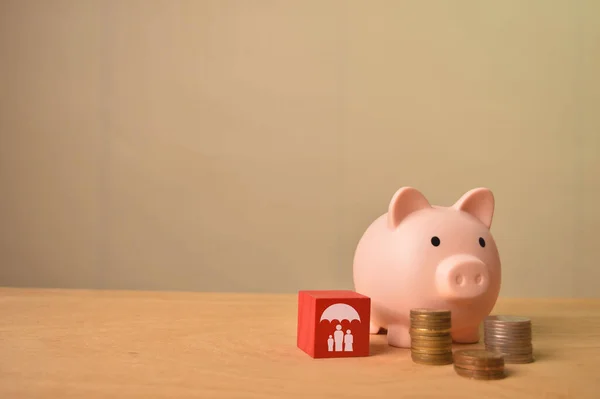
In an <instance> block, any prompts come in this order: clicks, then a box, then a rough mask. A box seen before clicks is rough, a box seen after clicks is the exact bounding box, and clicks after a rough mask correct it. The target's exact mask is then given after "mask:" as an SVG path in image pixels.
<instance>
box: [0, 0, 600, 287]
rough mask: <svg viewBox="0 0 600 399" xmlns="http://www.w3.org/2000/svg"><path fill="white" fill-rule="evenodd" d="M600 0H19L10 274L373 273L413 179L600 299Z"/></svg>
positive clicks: (172, 279)
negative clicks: (386, 217)
mask: <svg viewBox="0 0 600 399" xmlns="http://www.w3.org/2000/svg"><path fill="white" fill-rule="evenodd" d="M599 15H600V2H597V1H593V0H589V1H566V0H565V1H542V0H540V1H496V2H481V1H453V2H445V1H438V2H419V1H341V0H339V1H321V0H320V1H306V0H303V1H293V2H287V1H259V0H252V1H223V0H221V1H205V0H197V1H171V0H164V1H154V0H148V1H129V0H123V1H117V0H114V1H111V0H83V1H75V0H73V1H56V0H40V1H30V0H21V1H18V0H13V1H8V0H0V194H1V196H0V285H10V286H46V287H80V288H89V287H91V288H119V289H123V288H134V289H168V290H211V291H263V292H266V291H275V292H293V291H295V290H297V289H302V288H315V289H325V288H351V287H352V269H351V263H352V256H353V251H354V247H355V245H356V243H357V241H358V239H359V238H360V236H361V234H362V232H363V231H364V229H365V228H366V227H367V226H368V224H369V223H370V222H371V221H372V220H373V219H374V218H375V217H377V216H378V215H379V214H381V213H382V212H384V211H385V210H386V208H387V204H388V201H389V199H390V198H391V195H392V194H393V193H394V191H395V190H396V189H398V188H399V187H400V186H403V185H411V186H414V187H417V188H419V189H420V190H422V191H423V192H424V193H425V194H426V195H427V196H428V198H429V199H430V200H431V201H432V202H434V203H436V204H441V205H450V204H452V203H453V202H454V201H455V200H456V199H457V198H458V197H459V196H460V195H461V194H462V193H464V192H465V191H467V190H469V189H470V188H473V187H477V186H487V187H490V188H491V189H492V190H493V191H494V193H495V195H496V200H497V209H496V214H495V219H494V224H493V227H492V230H493V232H494V234H495V236H496V239H497V241H498V245H499V247H500V251H501V256H502V260H503V266H504V282H503V288H502V295H503V296H598V295H599V292H600V289H599V288H598V287H599V284H600V283H599V281H600V265H598V256H597V248H598V245H599V242H600V236H599V235H598V232H599V231H600V209H599V208H598V203H599V202H600V183H599V180H598V176H599V172H600V157H599V156H598V151H599V148H600V138H599V135H600V113H599V112H598V109H599V108H598V107H599V106H600V75H599V73H598V71H600V24H599V23H598V16H599Z"/></svg>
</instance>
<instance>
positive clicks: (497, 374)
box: [454, 366, 506, 380]
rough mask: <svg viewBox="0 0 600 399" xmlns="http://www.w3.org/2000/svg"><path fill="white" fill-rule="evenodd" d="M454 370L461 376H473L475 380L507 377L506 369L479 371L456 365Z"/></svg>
mask: <svg viewBox="0 0 600 399" xmlns="http://www.w3.org/2000/svg"><path fill="white" fill-rule="evenodd" d="M454 371H455V372H456V374H458V375H460V376H461V377H466V378H471V379H474V380H500V379H503V378H505V377H506V374H505V373H504V371H485V372H477V371H473V370H467V369H463V368H460V367H456V366H454Z"/></svg>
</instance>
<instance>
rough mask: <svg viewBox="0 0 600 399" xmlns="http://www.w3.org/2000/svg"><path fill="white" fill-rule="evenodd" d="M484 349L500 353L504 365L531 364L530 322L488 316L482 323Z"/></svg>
mask: <svg viewBox="0 0 600 399" xmlns="http://www.w3.org/2000/svg"><path fill="white" fill-rule="evenodd" d="M483 329H484V342H485V349H487V350H488V351H491V352H497V353H502V354H503V355H504V361H505V362H506V363H531V362H533V345H532V343H531V320H530V319H529V318H527V317H519V316H488V317H487V318H486V319H485V320H484V322H483Z"/></svg>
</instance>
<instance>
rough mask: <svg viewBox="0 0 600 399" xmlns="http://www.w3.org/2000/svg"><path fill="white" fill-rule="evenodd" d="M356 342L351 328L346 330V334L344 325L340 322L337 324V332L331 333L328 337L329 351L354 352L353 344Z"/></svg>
mask: <svg viewBox="0 0 600 399" xmlns="http://www.w3.org/2000/svg"><path fill="white" fill-rule="evenodd" d="M353 344H354V336H353V335H352V331H351V330H346V334H345V335H344V332H343V331H342V325H341V324H338V325H337V326H335V332H334V333H333V335H329V338H327V350H328V351H329V352H333V351H334V349H335V352H342V351H343V352H352V345H353Z"/></svg>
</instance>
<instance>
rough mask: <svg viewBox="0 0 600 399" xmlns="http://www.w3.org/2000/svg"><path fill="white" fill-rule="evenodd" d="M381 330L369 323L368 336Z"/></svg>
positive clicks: (376, 325)
mask: <svg viewBox="0 0 600 399" xmlns="http://www.w3.org/2000/svg"><path fill="white" fill-rule="evenodd" d="M379 330H381V327H380V326H379V325H378V324H375V323H373V322H371V324H370V325H369V334H377V333H379Z"/></svg>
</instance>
